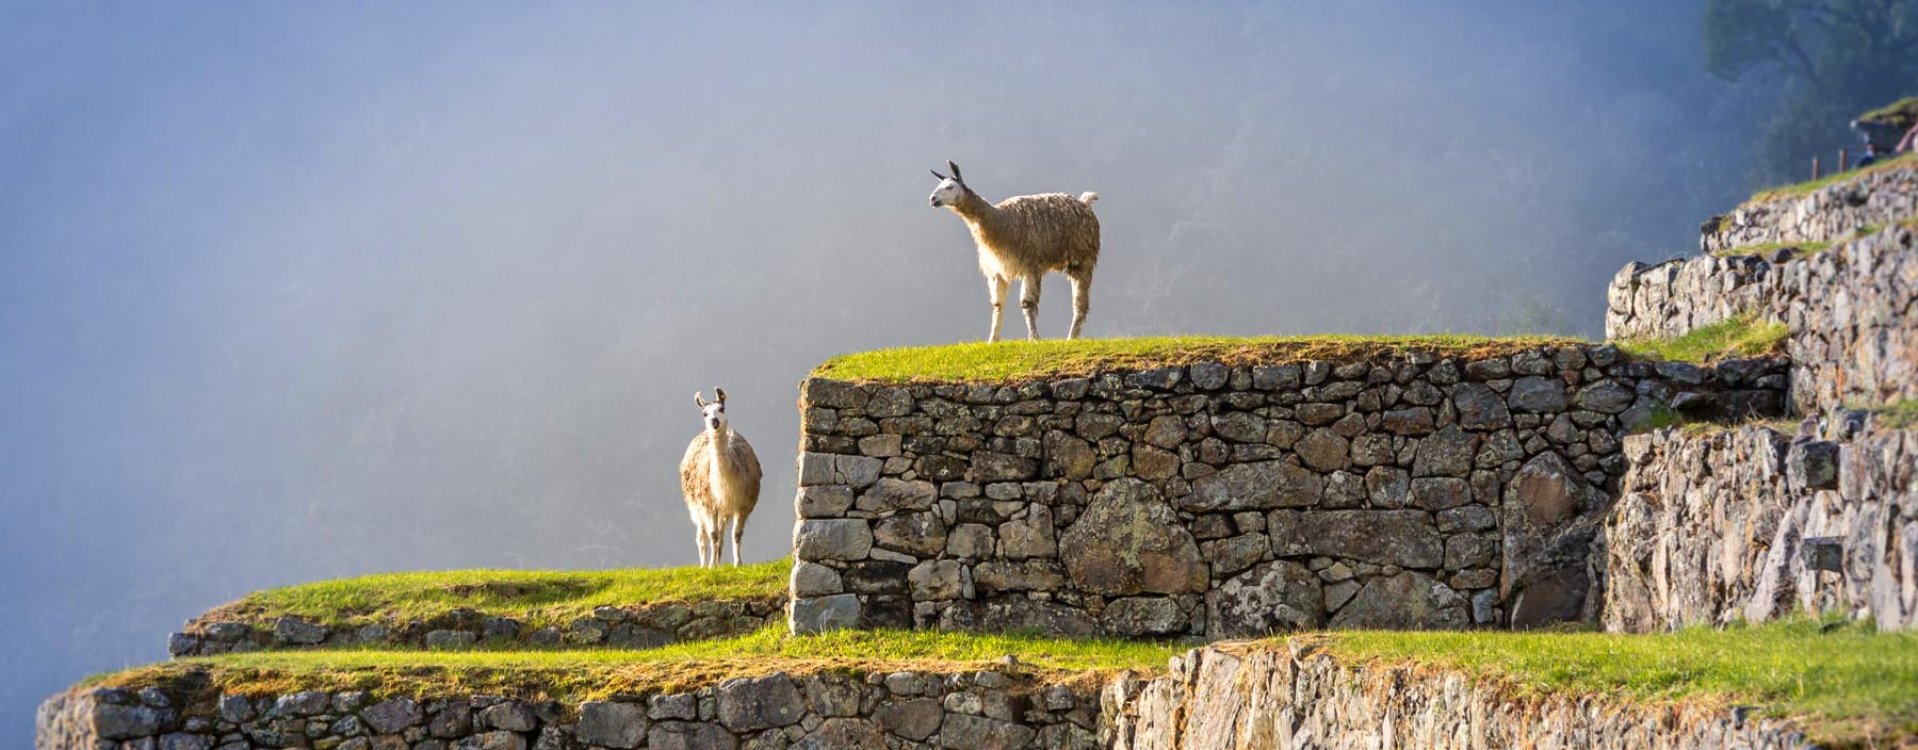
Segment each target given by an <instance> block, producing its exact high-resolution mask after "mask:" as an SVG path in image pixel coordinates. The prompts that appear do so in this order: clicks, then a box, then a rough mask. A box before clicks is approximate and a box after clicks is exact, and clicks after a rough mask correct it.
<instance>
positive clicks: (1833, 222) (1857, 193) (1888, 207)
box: [1699, 164, 1918, 254]
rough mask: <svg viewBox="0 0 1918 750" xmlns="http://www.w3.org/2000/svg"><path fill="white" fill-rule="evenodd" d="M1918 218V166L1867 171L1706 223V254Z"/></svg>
mask: <svg viewBox="0 0 1918 750" xmlns="http://www.w3.org/2000/svg"><path fill="white" fill-rule="evenodd" d="M1914 214H1918V164H1905V165H1902V166H1899V167H1895V168H1890V169H1884V170H1879V171H1875V172H1868V173H1865V174H1861V175H1859V176H1857V177H1855V178H1852V179H1848V180H1845V181H1843V182H1838V183H1834V184H1831V185H1827V186H1825V187H1823V188H1819V189H1818V190H1815V191H1812V192H1810V193H1807V194H1805V195H1797V196H1788V197H1783V198H1776V199H1772V200H1765V201H1755V202H1752V203H1746V204H1745V205H1742V206H1739V207H1738V208H1736V209H1734V210H1733V211H1732V212H1731V213H1729V214H1725V215H1723V216H1714V217H1712V219H1711V220H1710V221H1707V222H1705V225H1704V227H1703V228H1702V231H1701V234H1700V237H1699V249H1700V250H1703V251H1704V252H1705V253H1706V254H1712V253H1719V252H1723V251H1726V250H1735V249H1737V248H1742V247H1747V246H1751V245H1763V244H1768V243H1774V242H1782V243H1793V242H1828V241H1835V240H1843V239H1848V238H1850V237H1852V236H1853V235H1855V234H1857V233H1858V232H1859V231H1860V230H1865V229H1871V228H1874V227H1882V226H1886V225H1888V224H1892V223H1894V222H1896V221H1898V220H1899V219H1903V218H1906V217H1909V216H1912V215H1914Z"/></svg>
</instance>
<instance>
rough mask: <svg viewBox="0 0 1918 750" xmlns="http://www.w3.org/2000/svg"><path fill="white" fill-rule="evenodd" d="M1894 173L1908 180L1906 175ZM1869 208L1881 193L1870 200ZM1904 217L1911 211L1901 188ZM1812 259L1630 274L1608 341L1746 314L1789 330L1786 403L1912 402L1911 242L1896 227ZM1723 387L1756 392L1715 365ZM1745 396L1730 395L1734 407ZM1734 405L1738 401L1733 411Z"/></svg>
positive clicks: (1915, 380)
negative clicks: (1725, 383)
mask: <svg viewBox="0 0 1918 750" xmlns="http://www.w3.org/2000/svg"><path fill="white" fill-rule="evenodd" d="M1894 173H1895V174H1899V175H1903V176H1904V177H1903V179H1906V180H1908V181H1909V180H1913V179H1918V178H1914V177H1913V175H1914V172H1913V171H1911V170H1895V171H1894V172H1886V173H1879V174H1894ZM1871 195H1872V196H1873V197H1872V200H1874V201H1875V200H1879V196H1880V195H1881V193H1879V192H1873V193H1872V194H1871ZM1900 200H1904V201H1907V203H1906V204H1904V207H1903V208H1902V209H1900V210H1903V211H1904V212H1905V213H1902V214H1899V215H1900V216H1909V215H1911V212H1912V211H1913V210H1914V209H1913V207H1912V206H1911V205H1910V202H1911V201H1914V200H1918V190H1912V191H1908V192H1907V193H1905V194H1904V195H1903V197H1902V198H1900ZM1831 237H1832V238H1833V239H1834V240H1835V241H1834V243H1833V245H1832V248H1831V249H1830V250H1828V251H1826V252H1823V253H1818V254H1816V255H1812V256H1810V257H1806V258H1802V259H1797V260H1787V261H1783V262H1778V263H1773V262H1770V261H1767V260H1764V259H1761V258H1757V257H1753V256H1740V257H1729V258H1717V257H1710V256H1706V257H1698V258H1690V259H1686V260H1681V261H1671V262H1667V263H1662V264H1659V265H1655V266H1645V265H1643V264H1640V263H1632V264H1629V265H1627V266H1626V267H1625V268H1624V270H1622V271H1619V273H1618V275H1617V276H1616V277H1615V278H1613V279H1612V284H1611V287H1610V289H1609V290H1608V292H1607V298H1608V300H1609V311H1608V312H1607V313H1606V317H1605V332H1606V335H1607V336H1608V337H1610V338H1613V339H1627V338H1640V337H1671V336H1678V335H1682V334H1684V333H1686V332H1688V331H1691V330H1693V329H1695V328H1699V327H1702V326H1705V325H1710V324H1712V323H1717V322H1721V321H1724V320H1729V319H1731V318H1733V317H1735V316H1738V315H1743V314H1753V315H1756V316H1758V317H1760V318H1762V319H1766V320H1774V321H1780V322H1783V323H1785V324H1786V325H1787V326H1789V327H1790V329H1791V337H1790V338H1789V339H1788V340H1787V342H1786V353H1787V354H1788V355H1789V356H1790V358H1791V361H1792V366H1791V399H1792V403H1794V404H1796V405H1797V408H1798V409H1800V410H1803V411H1807V412H1814V413H1817V412H1825V411H1829V410H1832V409H1838V408H1842V407H1844V406H1846V405H1850V404H1860V403H1863V404H1880V403H1888V402H1891V401H1895V400H1900V399H1910V398H1918V326H1912V325H1910V324H1909V323H1906V322H1905V321H1906V320H1907V318H1908V315H1907V312H1906V311H1907V308H1908V307H1909V305H1910V302H1911V300H1912V299H1913V298H1914V297H1918V236H1914V234H1913V232H1912V230H1911V229H1910V228H1907V227H1903V226H1892V227H1890V228H1887V229H1884V230H1882V231H1879V232H1877V233H1875V234H1872V235H1869V236H1866V237H1863V238H1859V239H1856V240H1847V239H1846V238H1847V237H1849V235H1848V234H1834V235H1831ZM1719 374H1720V375H1721V376H1731V377H1730V378H1729V380H1730V381H1731V382H1730V383H1729V384H1731V385H1733V386H1734V387H1738V388H1742V387H1744V386H1745V385H1746V384H1759V383H1761V381H1763V380H1764V379H1765V378H1766V377H1769V376H1767V375H1757V376H1755V377H1753V376H1741V375H1740V374H1739V373H1736V372H1735V371H1734V370H1728V369H1726V368H1723V367H1721V368H1720V369H1719ZM1750 395H1751V394H1746V395H1743V396H1737V397H1735V398H1734V399H1733V401H1736V402H1738V403H1743V402H1744V400H1745V399H1746V398H1748V397H1750ZM1734 405H1736V404H1734Z"/></svg>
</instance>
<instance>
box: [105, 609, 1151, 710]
mask: <svg viewBox="0 0 1918 750" xmlns="http://www.w3.org/2000/svg"><path fill="white" fill-rule="evenodd" d="M1186 648H1188V647H1187V646H1183V645H1173V644H1162V643H1149V642H1137V641H1119V640H1103V639H1072V638H1041V637H1032V636H1020V635H967V634H959V633H939V632H928V631H901V630H878V631H853V630H840V631H833V632H829V633H823V634H819V635H808V636H791V635H787V634H786V632H785V628H784V627H778V626H774V627H768V628H765V629H764V630H760V631H759V632H757V633H753V634H751V635H746V636H740V637H736V638H726V639H717V640H709V641H697V642H691V643H680V644H675V645H671V646H665V647H661V648H656V649H647V650H644V651H614V650H605V649H598V650H580V651H453V652H420V651H372V650H320V651H277V652H259V653H250V654H230V655H225V656H212V657H200V658H192V659H180V660H176V661H171V662H164V663H160V664H155V665H152V666H147V667H139V668H136V669H130V670H127V671H124V672H119V673H115V674H110V675H102V676H97V677H94V678H92V679H90V680H89V681H88V682H87V685H89V686H109V687H130V688H144V687H158V688H160V689H161V690H163V691H165V692H167V693H168V694H169V696H171V697H173V698H175V699H177V700H181V701H183V702H184V703H186V704H189V705H191V704H195V703H200V702H203V701H208V700H211V699H212V698H214V697H215V696H217V695H219V694H221V693H239V694H245V695H276V694H285V693H289V692H297V691H301V690H367V691H372V692H374V693H375V694H377V695H412V696H433V695H462V694H492V695H510V696H514V697H520V698H528V699H554V700H562V701H582V700H595V699H600V698H605V697H607V696H612V695H620V694H635V693H644V692H653V691H668V692H671V691H679V690H685V689H688V688H693V687H699V686H704V685H711V684H714V683H716V682H718V681H721V680H726V679H731V678H733V677H746V676H756V675H765V674H770V673H773V672H778V671H785V672H788V673H792V674H795V675H798V674H813V673H819V672H839V673H871V672H893V671H900V670H908V669H911V670H925V671H944V672H959V671H969V670H978V669H985V668H988V667H991V668H998V669H1003V667H1001V666H1000V665H998V663H997V661H998V659H999V658H1000V657H1002V656H1005V655H1007V654H1011V655H1014V656H1016V657H1017V659H1018V660H1019V666H1018V667H1017V669H1018V670H1019V671H1022V672H1024V673H1027V674H1034V675H1038V676H1042V677H1045V678H1047V679H1049V680H1052V681H1062V680H1067V681H1069V680H1077V679H1100V678H1103V677H1105V676H1109V675H1110V674H1112V673H1116V672H1118V671H1119V670H1124V669H1152V670H1157V669H1163V668H1164V667H1165V663H1166V660H1167V659H1169V658H1171V657H1172V656H1173V655H1174V654H1176V653H1179V652H1181V651H1184V650H1185V649H1186Z"/></svg>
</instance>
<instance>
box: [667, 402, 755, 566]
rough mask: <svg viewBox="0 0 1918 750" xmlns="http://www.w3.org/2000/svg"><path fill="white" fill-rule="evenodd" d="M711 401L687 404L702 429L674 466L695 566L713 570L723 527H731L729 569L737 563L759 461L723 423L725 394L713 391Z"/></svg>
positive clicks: (716, 562) (737, 435)
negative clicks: (695, 550)
mask: <svg viewBox="0 0 1918 750" xmlns="http://www.w3.org/2000/svg"><path fill="white" fill-rule="evenodd" d="M713 394H714V395H716V396H718V400H717V401H712V402H708V401H707V400H706V399H705V398H704V397H702V396H701V395H700V394H699V393H697V392H695V393H693V403H695V404H698V405H699V409H700V411H701V412H703V413H704V415H705V422H706V428H705V429H704V430H701V431H700V433H699V435H698V436H697V437H695V438H693V444H692V445H689V446H686V457H685V458H683V459H680V461H679V488H680V490H681V491H682V492H684V493H685V495H686V510H687V511H688V512H690V513H691V514H692V516H693V534H694V539H695V541H697V542H698V544H699V566H700V567H702V568H710V567H716V566H718V565H719V553H720V551H721V550H722V549H724V547H725V540H724V538H723V537H722V532H724V531H725V529H726V523H727V522H728V521H730V522H732V526H733V565H735V566H736V565H738V564H739V537H740V535H742V534H744V533H745V532H746V517H747V516H749V515H752V512H753V506H755V505H758V504H759V478H760V476H761V474H760V471H759V456H758V455H755V454H754V453H753V447H752V445H750V444H748V443H747V442H746V438H745V436H743V435H740V434H739V433H737V432H734V431H733V428H732V425H730V424H729V423H727V421H726V391H724V390H722V389H720V388H714V389H713Z"/></svg>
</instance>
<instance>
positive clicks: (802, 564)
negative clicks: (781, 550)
mask: <svg viewBox="0 0 1918 750" xmlns="http://www.w3.org/2000/svg"><path fill="white" fill-rule="evenodd" d="M791 590H792V593H793V596H799V597H815V596H826V595H828V594H839V593H844V592H845V590H846V585H845V583H844V582H843V581H842V580H840V577H839V571H836V570H833V569H832V568H828V567H826V566H824V565H820V564H818V563H810V562H806V561H804V560H800V561H797V562H795V563H793V572H792V582H791Z"/></svg>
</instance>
